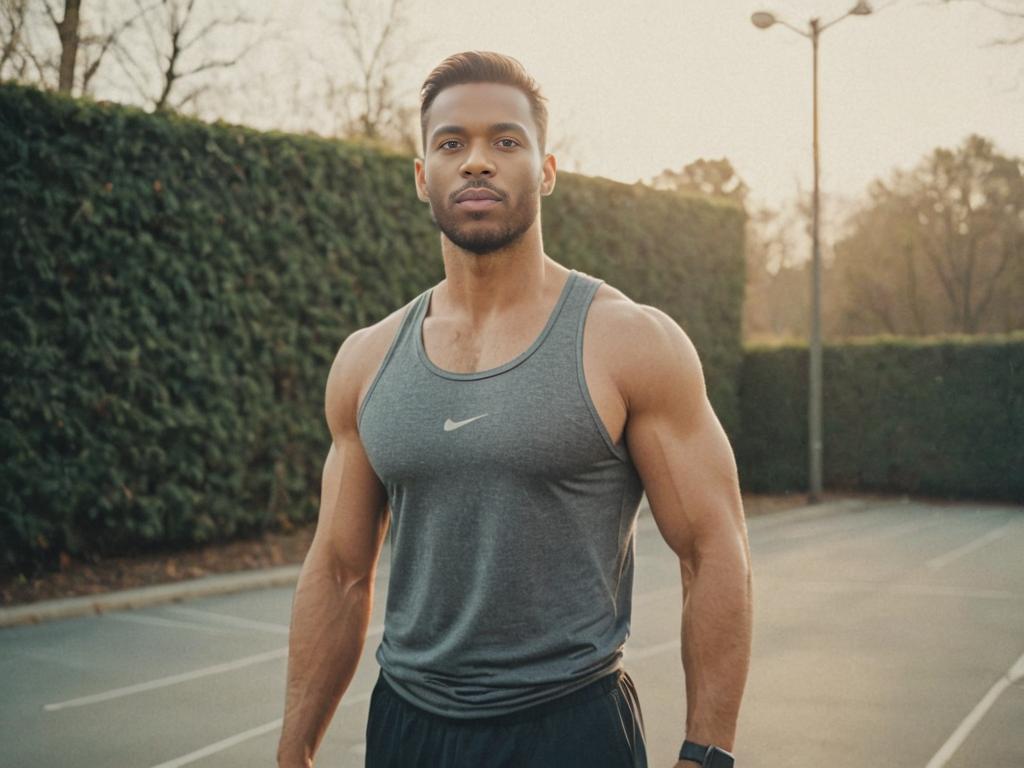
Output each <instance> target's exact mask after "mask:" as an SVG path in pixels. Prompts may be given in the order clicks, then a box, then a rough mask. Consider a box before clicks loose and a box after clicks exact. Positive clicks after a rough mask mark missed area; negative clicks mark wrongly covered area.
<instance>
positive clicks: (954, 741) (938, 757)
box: [925, 654, 1024, 768]
mask: <svg viewBox="0 0 1024 768" xmlns="http://www.w3.org/2000/svg"><path fill="white" fill-rule="evenodd" d="M1021 678H1024V654H1021V657H1020V658H1019V659H1017V661H1016V663H1015V664H1014V665H1013V666H1012V667H1010V669H1009V670H1007V672H1006V674H1005V675H1003V676H1002V677H1001V678H999V679H998V680H997V681H996V683H995V685H993V686H992V687H991V688H989V690H988V693H986V694H985V696H984V697H983V698H982V700H981V701H979V702H978V703H977V705H975V707H974V709H972V710H971V713H970V714H969V715H967V717H965V718H964V720H963V722H962V723H960V725H958V726H957V728H956V730H955V731H953V733H952V735H951V736H950V737H949V738H948V739H946V743H945V744H943V745H942V748H941V749H939V751H938V752H936V753H935V756H934V757H933V758H932V759H931V760H929V761H928V765H926V766H925V768H942V766H944V765H945V764H946V763H948V762H949V759H950V758H951V757H953V755H954V754H956V751H957V750H958V749H959V748H960V745H961V744H963V743H964V741H965V740H966V739H967V737H968V736H969V735H970V733H971V731H972V730H974V726H976V725H977V724H978V723H980V722H981V719H982V718H983V717H984V716H985V713H986V712H988V711H989V709H991V708H992V705H993V704H995V703H996V699H998V698H999V696H1000V695H1001V694H1002V692H1003V691H1005V690H1006V689H1007V688H1009V687H1010V686H1011V685H1013V684H1014V683H1016V682H1017V681H1018V680H1020V679H1021Z"/></svg>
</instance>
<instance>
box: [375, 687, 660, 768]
mask: <svg viewBox="0 0 1024 768" xmlns="http://www.w3.org/2000/svg"><path fill="white" fill-rule="evenodd" d="M365 765H366V768H577V766H579V768H647V750H646V738H645V733H644V724H643V715H642V713H641V712H640V700H639V698H638V697H637V693H636V687H635V686H634V685H633V680H632V679H631V678H630V677H629V675H628V674H626V671H625V670H624V669H619V670H616V671H615V672H612V673H611V674H608V675H605V676H604V677H602V678H599V679H598V680H595V681H594V682H592V683H590V684H588V685H586V686H584V687H583V688H580V689H579V690H576V691H573V692H572V693H569V694H566V695H565V696H561V697H559V698H557V699H553V700H552V701H546V702H544V703H542V704H537V705H535V706H532V707H528V708H526V709H521V710H519V711H517V712H512V713H510V714H507V715H495V716H492V717H481V718H473V719H468V720H467V719H460V718H452V717H445V716H443V715H435V714H434V713H432V712H427V711H425V710H423V709H420V708H419V707H416V706H413V705H412V704H410V703H409V702H407V701H406V700H405V699H403V698H402V697H401V696H399V695H398V694H397V693H396V692H395V691H394V689H393V688H392V687H391V686H390V685H388V683H387V681H386V680H385V679H384V677H383V675H378V678H377V684H376V685H375V686H374V688H373V694H372V695H371V697H370V714H369V717H368V719H367V722H366V764H365Z"/></svg>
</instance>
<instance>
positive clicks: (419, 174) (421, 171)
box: [412, 157, 430, 203]
mask: <svg viewBox="0 0 1024 768" xmlns="http://www.w3.org/2000/svg"><path fill="white" fill-rule="evenodd" d="M412 171H413V177H414V181H415V182H416V197H418V198H419V199H420V200H421V201H422V202H424V203H428V202H430V197H429V196H428V195H427V174H426V166H425V165H424V163H423V159H422V158H420V157H417V158H414V159H413V161H412Z"/></svg>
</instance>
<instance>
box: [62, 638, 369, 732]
mask: <svg viewBox="0 0 1024 768" xmlns="http://www.w3.org/2000/svg"><path fill="white" fill-rule="evenodd" d="M383 631H384V625H382V624H377V625H374V626H372V627H370V628H369V629H368V630H367V631H366V636H367V637H370V636H371V635H378V634H381V633H382V632H383ZM287 655H288V647H287V646H285V647H284V648H276V649H274V650H273V651H267V652H265V653H257V654H255V655H254V656H244V657H242V658H240V659H235V660H233V661H226V662H224V663H223V664H214V665H213V666H212V667H201V668H200V669H194V670H192V671H190V672H182V673H180V674H177V675H170V676H168V677H160V678H157V679H156V680H148V681H146V682H144V683H136V684H135V685H128V686H125V687H123V688H114V689H112V690H109V691H103V692H101V693H94V694H91V695H89V696H80V697H79V698H77V699H69V700H68V701H61V702H57V703H56V704H46V705H44V706H43V709H44V710H45V711H47V712H54V711H56V710H58V709H67V708H69V707H84V706H85V705H87V704H97V703H99V702H103V701H110V700H111V699H119V698H121V697H122V696H131V695H132V694H135V693H144V692H146V691H153V690H156V689H157V688H165V687H167V686H169V685H178V684H179V683H187V682H189V681H190V680H197V679H199V678H201V677H207V676H209V675H219V674H223V673H225V672H233V671H234V670H236V669H242V668H244V667H248V666H250V665H252V664H262V663H263V662H266V661H272V660H273V659H277V658H283V657H285V656H287Z"/></svg>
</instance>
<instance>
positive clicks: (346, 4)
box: [319, 0, 418, 152]
mask: <svg viewBox="0 0 1024 768" xmlns="http://www.w3.org/2000/svg"><path fill="white" fill-rule="evenodd" d="M406 2H407V0H390V2H389V3H388V4H387V6H386V11H385V13H384V16H383V18H381V19H374V18H373V15H372V14H371V13H367V12H366V9H364V8H361V7H359V6H358V4H357V2H355V0H341V2H340V4H339V11H340V15H339V17H338V18H337V22H336V23H337V25H338V29H339V32H340V38H341V42H342V43H343V45H344V48H345V52H346V54H347V56H348V58H349V59H350V61H351V64H352V65H353V66H352V67H351V68H350V67H346V66H344V65H343V66H341V67H338V66H337V64H336V63H328V62H326V61H324V60H323V59H319V61H320V63H321V66H323V68H324V71H325V84H326V99H325V101H326V105H327V107H328V109H329V110H330V111H331V113H332V115H333V119H334V120H335V125H336V128H335V130H334V131H332V133H334V134H335V135H338V136H342V137H347V138H353V137H363V138H367V139H370V140H371V141H377V142H381V143H385V144H389V145H392V146H395V147H396V148H399V149H401V150H404V151H409V152H415V151H416V146H417V142H418V138H417V137H418V131H417V130H416V114H417V112H418V109H417V106H416V100H415V98H414V97H412V98H410V97H409V94H408V93H399V91H398V90H397V88H396V83H397V82H398V81H399V79H400V78H399V77H398V71H399V70H400V69H401V67H402V65H403V63H404V62H405V61H407V60H408V58H409V53H410V50H412V48H413V46H414V45H415V43H414V42H411V41H409V40H407V39H406V37H405V35H404V31H405V29H406V27H407V26H408V18H407V16H406V7H405V6H406ZM377 7H383V6H382V5H378V6H377ZM349 72H351V74H347V73H349Z"/></svg>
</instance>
